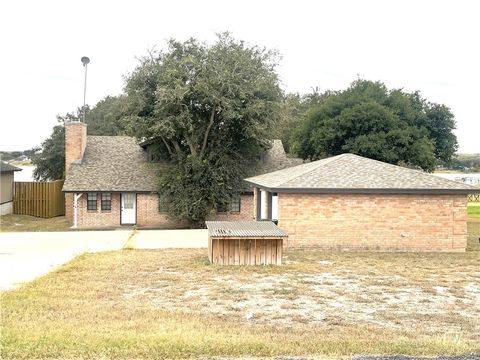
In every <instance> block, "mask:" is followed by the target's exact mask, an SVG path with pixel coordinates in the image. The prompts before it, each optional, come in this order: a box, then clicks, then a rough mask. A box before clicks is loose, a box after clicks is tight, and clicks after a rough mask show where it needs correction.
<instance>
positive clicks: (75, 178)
mask: <svg viewBox="0 0 480 360" xmlns="http://www.w3.org/2000/svg"><path fill="white" fill-rule="evenodd" d="M302 162H303V160H302V159H295V158H288V157H287V155H286V154H285V150H284V148H283V144H282V141H281V140H273V142H272V147H271V148H270V149H269V150H267V152H266V153H265V154H264V156H263V157H262V162H261V164H260V168H259V169H258V170H257V174H258V173H265V172H269V171H274V170H279V169H284V168H286V167H289V166H293V165H298V164H301V163H302ZM158 169H159V167H158V166H157V164H151V163H148V162H147V158H146V152H145V150H144V149H143V148H142V146H141V144H138V142H137V140H136V139H135V138H134V137H130V136H87V146H86V148H85V153H84V155H83V159H82V161H81V163H79V164H75V163H73V164H72V165H71V167H70V170H69V172H68V174H67V177H66V180H65V183H64V185H63V191H69V192H72V191H75V192H82V191H92V192H93V191H140V192H152V191H153V192H154V191H157V185H156V184H157V176H156V175H157V172H158V171H159V170H158Z"/></svg>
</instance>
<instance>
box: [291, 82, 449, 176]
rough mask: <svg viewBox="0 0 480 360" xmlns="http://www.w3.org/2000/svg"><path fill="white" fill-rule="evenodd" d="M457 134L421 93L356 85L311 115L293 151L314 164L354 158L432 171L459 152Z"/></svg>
mask: <svg viewBox="0 0 480 360" xmlns="http://www.w3.org/2000/svg"><path fill="white" fill-rule="evenodd" d="M454 128H455V121H454V119H453V115H452V114H451V112H450V110H449V109H448V108H447V107H446V106H444V105H438V104H433V103H429V102H427V101H426V100H424V99H422V98H421V97H420V94H419V93H418V92H415V93H411V94H410V93H405V92H403V91H402V90H388V89H387V88H386V87H385V85H384V84H382V83H380V82H372V81H366V80H357V81H355V82H353V83H352V84H351V86H350V87H349V88H348V89H347V90H345V91H339V92H334V93H329V94H328V96H325V97H324V99H323V101H322V102H320V103H319V104H317V105H315V106H314V107H313V108H312V110H310V113H309V114H308V116H307V120H306V121H305V122H304V123H303V124H302V126H301V127H300V129H298V130H297V132H296V134H295V140H294V146H293V147H294V150H295V151H296V153H297V154H298V155H300V156H301V157H303V158H309V159H312V160H314V159H319V158H323V157H326V156H331V155H338V154H341V153H345V152H351V153H355V154H358V155H361V156H366V157H369V158H373V159H377V160H380V161H385V162H389V163H392V164H402V165H406V166H411V167H420V168H422V169H424V170H426V171H433V169H434V168H435V164H436V162H437V161H438V160H442V161H450V159H451V157H452V155H453V153H454V152H455V150H456V149H457V142H456V137H455V135H454V134H453V133H452V131H453V129H454Z"/></svg>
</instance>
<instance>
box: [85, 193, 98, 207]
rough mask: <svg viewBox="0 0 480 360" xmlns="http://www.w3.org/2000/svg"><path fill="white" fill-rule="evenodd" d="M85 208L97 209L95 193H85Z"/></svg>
mask: <svg viewBox="0 0 480 360" xmlns="http://www.w3.org/2000/svg"><path fill="white" fill-rule="evenodd" d="M87 210H97V193H88V194H87Z"/></svg>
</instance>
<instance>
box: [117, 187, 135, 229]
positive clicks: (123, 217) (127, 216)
mask: <svg viewBox="0 0 480 360" xmlns="http://www.w3.org/2000/svg"><path fill="white" fill-rule="evenodd" d="M124 195H132V196H133V209H124V199H123V196H124ZM128 212H130V213H128ZM136 223H137V194H136V193H134V192H125V193H120V225H135V224H136Z"/></svg>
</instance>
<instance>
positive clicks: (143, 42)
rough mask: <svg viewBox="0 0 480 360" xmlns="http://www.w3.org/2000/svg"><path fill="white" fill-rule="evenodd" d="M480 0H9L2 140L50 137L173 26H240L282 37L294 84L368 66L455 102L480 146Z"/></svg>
mask: <svg viewBox="0 0 480 360" xmlns="http://www.w3.org/2000/svg"><path fill="white" fill-rule="evenodd" d="M479 13H480V2H479V1H474V0H472V1H459V0H457V1H453V0H452V1H421V0H416V1H406V0H399V1H365V0H362V1H358V0H353V1H338V0H335V1H301V0H295V1H278V0H277V1H262V0H255V1H249V0H248V1H247V0H237V1H225V0H224V1H206V0H202V1H178V0H177V1H139V0H136V1H100V0H97V1H89V0H81V1H79V0H77V1H75V2H74V1H65V0H64V1H48V0H42V1H13V0H11V1H8V0H6V1H2V3H1V5H0V14H1V15H0V34H1V42H0V46H1V60H0V61H1V63H0V65H1V74H2V76H1V80H0V84H1V85H0V96H1V97H0V98H1V104H2V107H1V118H0V119H1V129H0V150H6V151H11V150H24V149H29V148H32V147H34V146H36V145H39V144H40V143H41V142H42V140H44V139H45V138H47V137H48V136H49V135H50V133H51V129H52V127H53V126H54V125H55V124H56V115H57V114H65V113H66V112H71V111H73V110H75V109H76V108H77V107H78V106H81V105H82V102H83V75H84V73H83V67H82V64H81V62H80V58H81V57H82V56H89V57H90V59H91V63H90V65H89V67H88V83H87V103H88V104H91V105H94V104H95V103H96V102H98V101H99V100H101V99H102V98H103V97H105V96H107V95H116V94H119V93H120V92H121V91H122V87H123V76H124V75H126V74H127V73H128V72H129V71H132V70H133V69H134V67H135V65H136V64H137V60H136V57H138V56H141V55H144V54H145V53H146V51H147V49H151V48H153V47H154V46H156V47H157V48H161V47H163V46H164V45H165V40H166V39H168V38H171V37H174V38H177V39H179V40H185V39H187V38H189V37H192V36H193V37H196V38H198V39H200V40H204V41H208V42H212V41H214V39H215V33H217V32H223V31H230V32H231V33H232V34H233V36H234V37H235V38H237V39H243V40H245V41H247V42H249V43H250V44H256V45H261V46H266V47H268V48H275V49H277V50H279V51H280V53H281V54H282V56H283V58H282V61H281V65H280V67H279V69H278V72H279V74H280V77H281V80H282V86H283V88H284V90H286V91H288V92H301V93H305V92H309V91H311V89H312V88H314V87H317V86H318V87H319V88H320V89H321V90H322V91H323V90H327V89H331V90H340V89H345V88H346V87H347V86H348V85H349V83H350V82H352V81H353V80H355V79H356V78H357V76H360V77H362V78H365V79H369V80H380V81H383V82H384V83H385V84H386V85H387V86H388V87H389V88H397V87H401V88H404V89H405V90H406V91H414V90H420V91H421V93H422V95H423V96H424V97H425V98H427V99H428V100H430V101H432V102H438V103H444V104H446V105H447V106H449V107H450V108H451V109H452V111H453V113H454V114H455V118H456V120H457V128H458V129H457V130H456V134H457V137H458V141H459V144H460V149H459V150H460V152H466V153H480V121H479V120H480V119H479V115H478V114H479V111H478V106H479V100H480V91H479V90H478V89H479V87H480V50H479V49H480V47H479V44H480V40H479V39H480V21H479V18H478V16H479Z"/></svg>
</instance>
